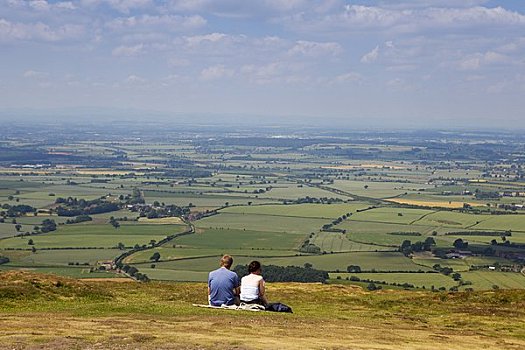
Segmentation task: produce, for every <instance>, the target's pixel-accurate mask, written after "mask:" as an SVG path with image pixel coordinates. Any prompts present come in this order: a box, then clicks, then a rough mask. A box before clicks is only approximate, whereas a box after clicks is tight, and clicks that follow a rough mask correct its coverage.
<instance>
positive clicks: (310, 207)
mask: <svg viewBox="0 0 525 350" xmlns="http://www.w3.org/2000/svg"><path fill="white" fill-rule="evenodd" d="M368 206H369V205H368V204H366V203H359V202H350V203H345V204H296V205H258V206H253V205H252V206H239V207H230V208H225V209H222V210H221V213H237V214H251V215H272V216H293V217H304V218H320V219H336V218H338V217H340V216H342V215H346V214H347V213H354V212H355V211H356V210H357V209H363V208H367V207H368Z"/></svg>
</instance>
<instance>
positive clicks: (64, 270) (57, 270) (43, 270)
mask: <svg viewBox="0 0 525 350" xmlns="http://www.w3.org/2000/svg"><path fill="white" fill-rule="evenodd" d="M89 270H90V268H89V267H86V266H82V267H73V266H71V267H8V266H4V265H0V272H1V271H24V272H31V273H39V274H54V275H59V276H65V277H71V278H80V279H82V278H117V277H122V276H120V275H117V274H115V273H111V272H90V271H89Z"/></svg>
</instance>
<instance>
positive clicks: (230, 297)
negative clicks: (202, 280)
mask: <svg viewBox="0 0 525 350" xmlns="http://www.w3.org/2000/svg"><path fill="white" fill-rule="evenodd" d="M239 285H240V283H239V276H237V274H236V273H235V272H233V271H230V270H228V269H227V268H225V267H221V268H219V269H217V270H215V271H212V272H210V275H209V277H208V287H209V289H210V304H211V305H213V306H221V305H222V304H226V305H232V304H234V303H235V294H234V293H233V290H234V289H235V288H238V287H239Z"/></svg>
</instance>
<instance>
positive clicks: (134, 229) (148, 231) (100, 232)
mask: <svg viewBox="0 0 525 350" xmlns="http://www.w3.org/2000/svg"><path fill="white" fill-rule="evenodd" d="M185 229H186V226H184V225H140V224H129V225H122V226H121V227H120V228H118V229H115V228H113V227H112V226H111V225H108V224H106V225H90V224H77V225H65V226H59V228H58V230H57V231H54V232H50V233H46V234H41V235H36V236H35V235H33V236H30V237H27V236H26V237H17V238H9V239H4V240H1V241H0V249H5V248H12V249H28V250H29V249H31V246H29V245H28V241H29V239H32V240H33V242H34V246H35V247H36V248H37V249H39V248H69V247H71V248H82V247H95V248H113V247H116V246H117V245H118V243H119V242H122V243H124V245H126V246H133V245H135V244H139V245H143V244H149V242H150V240H156V241H159V240H161V239H163V238H165V237H166V236H169V235H172V234H175V233H178V232H182V231H184V230H185Z"/></svg>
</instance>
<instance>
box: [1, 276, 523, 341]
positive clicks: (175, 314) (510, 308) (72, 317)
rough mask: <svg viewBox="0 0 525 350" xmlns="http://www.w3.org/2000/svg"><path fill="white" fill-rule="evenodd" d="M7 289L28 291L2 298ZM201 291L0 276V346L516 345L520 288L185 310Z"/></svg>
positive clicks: (317, 295) (342, 291) (281, 293)
mask: <svg viewBox="0 0 525 350" xmlns="http://www.w3.org/2000/svg"><path fill="white" fill-rule="evenodd" d="M35 280H36V281H37V282H36V283H35V282H34V281H35ZM57 284H59V285H60V286H58V287H57ZM13 286H17V288H19V291H20V288H22V289H23V288H28V289H29V290H31V291H32V292H31V293H29V294H26V295H18V296H15V295H12V294H10V293H6V291H8V290H10V289H11V288H14V287H13ZM37 286H43V287H42V288H39V287H37ZM62 289H63V290H62ZM39 290H41V292H39ZM205 293H206V285H205V284H202V283H200V284H199V283H148V284H140V283H113V282H111V281H102V282H85V281H76V280H71V279H67V278H59V277H54V276H43V277H38V276H37V275H32V274H27V273H20V272H17V273H8V274H6V273H3V274H0V324H1V327H0V344H1V345H0V348H10V349H55V350H61V349H153V348H155V349H217V348H224V349H409V350H410V349H414V350H415V349H442V348H443V349H445V348H446V349H458V350H459V349H461V350H463V349H523V348H524V347H525V328H524V326H525V317H524V316H525V311H523V310H524V306H525V301H524V300H525V298H524V296H525V292H523V291H497V292H480V293H477V292H476V293H456V294H448V293H430V292H405V291H382V292H373V293H370V292H365V291H363V290H362V289H360V288H358V287H352V286H340V285H321V284H297V283H292V284H269V286H268V293H269V296H270V299H272V300H281V301H283V302H285V303H287V304H289V305H290V306H292V307H293V308H294V312H295V313H294V314H275V313H266V312H260V313H253V312H244V311H231V310H209V309H201V308H195V307H192V306H191V303H192V302H197V303H202V302H205V298H206V297H205Z"/></svg>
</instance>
